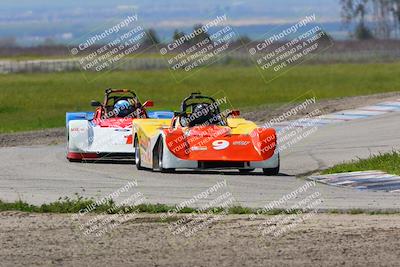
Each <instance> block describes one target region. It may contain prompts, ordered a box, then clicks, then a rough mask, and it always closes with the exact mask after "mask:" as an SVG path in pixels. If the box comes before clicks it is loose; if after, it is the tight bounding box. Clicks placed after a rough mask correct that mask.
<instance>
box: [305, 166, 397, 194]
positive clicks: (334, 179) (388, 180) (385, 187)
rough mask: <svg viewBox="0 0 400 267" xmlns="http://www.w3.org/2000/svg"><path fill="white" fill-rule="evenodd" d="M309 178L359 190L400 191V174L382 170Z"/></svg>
mask: <svg viewBox="0 0 400 267" xmlns="http://www.w3.org/2000/svg"><path fill="white" fill-rule="evenodd" d="M308 179H310V180H313V181H317V182H320V183H324V184H328V185H333V186H342V187H350V188H355V189H358V190H373V191H385V192H397V193H400V176H397V175H393V174H388V173H385V172H382V171H358V172H345V173H335V174H327V175H314V176H310V177H308Z"/></svg>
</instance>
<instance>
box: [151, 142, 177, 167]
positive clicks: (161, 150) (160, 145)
mask: <svg viewBox="0 0 400 267" xmlns="http://www.w3.org/2000/svg"><path fill="white" fill-rule="evenodd" d="M163 155H164V142H163V139H162V138H160V139H158V147H157V157H156V158H155V159H156V160H157V169H158V170H159V171H160V172H163V173H171V172H174V171H175V169H167V168H164V167H163V166H164V162H163Z"/></svg>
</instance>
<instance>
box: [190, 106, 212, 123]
mask: <svg viewBox="0 0 400 267" xmlns="http://www.w3.org/2000/svg"><path fill="white" fill-rule="evenodd" d="M192 113H193V115H194V116H195V119H194V120H193V121H192V122H191V124H192V125H199V124H205V123H211V119H212V118H213V111H212V110H211V108H210V105H209V104H207V103H202V104H198V105H196V106H194V107H193V112H192Z"/></svg>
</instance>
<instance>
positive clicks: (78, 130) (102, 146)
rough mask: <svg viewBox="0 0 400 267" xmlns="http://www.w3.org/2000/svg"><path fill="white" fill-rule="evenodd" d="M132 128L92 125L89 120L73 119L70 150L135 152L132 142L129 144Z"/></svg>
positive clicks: (78, 151)
mask: <svg viewBox="0 0 400 267" xmlns="http://www.w3.org/2000/svg"><path fill="white" fill-rule="evenodd" d="M131 135H132V129H131V127H129V128H111V127H100V126H98V125H92V124H91V123H90V122H89V121H87V120H72V121H69V123H68V136H69V140H68V151H69V152H76V153H134V152H135V149H134V147H133V145H132V144H127V140H128V138H129V136H131Z"/></svg>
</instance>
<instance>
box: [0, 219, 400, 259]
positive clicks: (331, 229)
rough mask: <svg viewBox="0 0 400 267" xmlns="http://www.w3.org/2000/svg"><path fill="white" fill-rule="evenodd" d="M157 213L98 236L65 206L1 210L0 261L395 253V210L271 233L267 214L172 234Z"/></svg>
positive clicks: (309, 222)
mask: <svg viewBox="0 0 400 267" xmlns="http://www.w3.org/2000/svg"><path fill="white" fill-rule="evenodd" d="M91 216H92V215H91ZM93 216H94V215H93ZM108 216H112V215H108ZM157 218H159V215H146V214H140V215H138V217H137V218H135V219H131V220H128V221H126V222H124V223H123V224H122V225H119V226H118V227H116V228H114V229H113V230H111V231H110V232H108V233H106V234H104V235H102V236H101V237H86V236H85V235H83V234H82V232H81V231H80V230H79V224H78V222H77V221H74V220H73V219H72V217H71V215H68V214H32V213H22V212H2V213H0V224H1V226H2V227H1V229H0V244H1V250H0V258H1V259H2V261H1V265H4V266H22V265H24V266H32V265H41V266H43V265H45V266H55V265H57V266H60V265H61V266H64V265H67V266H82V265H85V266H282V265H283V266H300V265H301V266H339V265H341V266H343V265H344V266H396V265H398V262H399V260H400V254H399V253H398V248H399V246H400V240H399V239H398V237H397V235H398V232H399V231H400V215H328V214H318V215H314V216H312V217H310V218H309V219H307V220H305V222H302V223H300V224H298V225H297V226H295V227H293V228H292V229H290V230H289V231H288V232H286V233H285V234H283V235H282V236H278V237H274V236H272V235H266V236H262V235H261V232H260V229H259V228H260V226H261V227H262V225H263V223H264V222H265V220H266V219H270V218H272V216H270V217H263V218H258V219H256V220H249V219H248V217H247V216H239V215H236V216H234V215H232V216H226V217H223V218H222V219H221V220H219V221H215V222H213V223H212V224H210V225H208V226H207V227H205V228H204V229H201V230H200V231H198V232H197V233H196V234H194V235H193V236H191V237H184V236H182V235H173V234H172V233H171V231H170V230H169V227H168V226H169V224H168V223H161V222H158V221H157Z"/></svg>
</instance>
